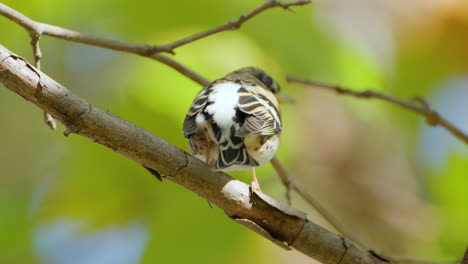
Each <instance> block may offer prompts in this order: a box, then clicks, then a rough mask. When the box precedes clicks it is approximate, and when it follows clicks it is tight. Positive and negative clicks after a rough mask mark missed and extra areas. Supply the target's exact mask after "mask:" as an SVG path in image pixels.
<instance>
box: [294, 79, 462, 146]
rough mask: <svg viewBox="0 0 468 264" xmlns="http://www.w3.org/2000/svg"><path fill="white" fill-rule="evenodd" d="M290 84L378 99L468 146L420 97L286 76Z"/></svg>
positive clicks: (458, 131) (460, 131)
mask: <svg viewBox="0 0 468 264" xmlns="http://www.w3.org/2000/svg"><path fill="white" fill-rule="evenodd" d="M286 80H287V81H288V82H290V83H299V84H303V85H306V86H310V87H318V88H325V89H329V90H332V91H335V92H336V93H338V94H343V95H349V96H353V97H358V98H367V99H372V98H376V99H380V100H383V101H387V102H389V103H392V104H395V105H399V106H401V107H403V108H405V109H408V110H410V111H413V112H416V113H419V114H421V115H423V116H425V117H426V121H427V124H429V125H431V126H438V125H439V126H442V127H443V128H445V129H446V130H447V131H449V132H450V133H451V134H452V135H453V136H455V137H456V138H458V139H459V140H460V141H462V142H463V143H465V144H467V145H468V135H467V134H465V133H464V132H463V131H462V130H461V129H459V128H458V127H457V126H455V125H454V124H452V123H451V122H450V121H448V120H447V119H445V118H444V117H443V116H441V115H440V114H439V113H438V112H437V111H436V110H434V109H432V108H431V106H430V105H429V104H428V103H427V102H426V101H425V100H424V99H423V98H420V97H414V98H412V99H411V100H409V101H404V100H401V99H399V98H396V97H393V96H391V95H387V94H383V93H379V92H375V91H371V90H367V91H354V90H350V89H346V88H342V87H340V86H336V85H330V84H324V83H320V82H316V81H309V80H302V79H298V78H296V77H291V76H288V77H287V79H286Z"/></svg>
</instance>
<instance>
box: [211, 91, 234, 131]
mask: <svg viewBox="0 0 468 264" xmlns="http://www.w3.org/2000/svg"><path fill="white" fill-rule="evenodd" d="M240 87H241V85H240V84H237V83H231V82H227V83H220V84H218V85H216V86H214V87H213V91H212V92H211V93H210V95H209V97H208V101H209V102H213V103H212V104H210V105H209V106H208V107H207V108H206V110H207V111H208V113H209V114H210V115H213V120H214V122H215V123H216V124H217V125H218V126H219V127H220V128H221V129H230V128H231V126H232V124H233V120H232V118H233V117H234V115H235V114H236V111H235V107H236V106H237V103H238V101H239V95H238V94H237V91H238V90H239V88H240Z"/></svg>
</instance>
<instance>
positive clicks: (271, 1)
mask: <svg viewBox="0 0 468 264" xmlns="http://www.w3.org/2000/svg"><path fill="white" fill-rule="evenodd" d="M311 2H312V1H311V0H299V1H293V2H289V3H283V2H280V1H276V0H267V1H266V2H264V3H263V4H262V5H260V6H259V7H257V8H255V9H254V10H252V11H250V12H248V13H246V14H243V15H241V16H239V18H237V19H236V20H232V21H229V22H227V23H225V24H223V25H220V26H218V27H215V28H212V29H210V30H207V31H203V32H200V33H197V34H194V35H192V36H189V37H186V38H183V39H180V40H177V41H174V42H172V43H170V44H167V45H164V46H163V47H165V51H167V52H170V53H173V51H174V49H175V48H178V47H180V46H183V45H186V44H188V43H191V42H194V41H196V40H199V39H202V38H206V37H208V36H211V35H214V34H216V33H219V32H222V31H228V30H236V29H238V28H240V26H241V25H242V24H243V23H245V22H246V21H247V20H249V19H251V18H253V17H254V16H256V15H258V14H259V13H261V12H263V11H265V10H267V9H270V8H274V7H281V8H283V9H289V7H291V6H302V5H306V4H310V3H311ZM158 48H159V47H155V48H154V52H158V51H159V50H158Z"/></svg>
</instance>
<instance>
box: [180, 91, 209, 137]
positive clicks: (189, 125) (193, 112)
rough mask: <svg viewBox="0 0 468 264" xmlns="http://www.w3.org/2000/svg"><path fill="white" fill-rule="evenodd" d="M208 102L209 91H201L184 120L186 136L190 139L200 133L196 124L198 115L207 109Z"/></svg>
mask: <svg viewBox="0 0 468 264" xmlns="http://www.w3.org/2000/svg"><path fill="white" fill-rule="evenodd" d="M207 101H208V92H207V89H203V90H201V92H200V93H198V95H197V96H196V97H195V99H194V100H193V102H192V105H191V106H190V109H189V110H188V113H187V115H186V116H185V120H184V127H183V130H184V136H185V137H187V138H188V137H190V135H192V134H194V133H196V132H197V131H198V126H197V122H196V118H197V114H198V113H199V112H200V111H201V110H202V109H203V108H204V107H205V105H206V102H207Z"/></svg>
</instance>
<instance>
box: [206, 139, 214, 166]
mask: <svg viewBox="0 0 468 264" xmlns="http://www.w3.org/2000/svg"><path fill="white" fill-rule="evenodd" d="M205 139H206V143H207V148H208V149H207V150H206V161H205V162H206V164H208V165H210V166H213V164H210V162H211V161H210V158H211V139H210V136H209V135H208V131H207V130H205Z"/></svg>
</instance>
